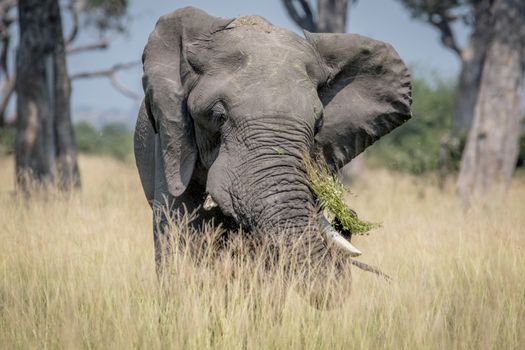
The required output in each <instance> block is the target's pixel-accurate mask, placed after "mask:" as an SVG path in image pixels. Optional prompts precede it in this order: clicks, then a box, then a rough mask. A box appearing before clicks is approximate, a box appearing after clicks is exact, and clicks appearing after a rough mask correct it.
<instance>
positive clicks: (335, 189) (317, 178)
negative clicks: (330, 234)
mask: <svg viewBox="0 0 525 350" xmlns="http://www.w3.org/2000/svg"><path fill="white" fill-rule="evenodd" d="M303 159H304V163H305V166H306V172H307V175H308V179H309V181H310V187H311V189H312V191H313V192H314V194H315V196H316V197H317V199H318V200H319V204H320V205H321V207H322V208H323V209H325V210H328V212H329V214H331V215H329V216H332V217H333V223H335V224H336V225H335V226H336V228H337V226H341V228H342V229H343V230H344V231H348V232H351V233H352V234H359V235H366V234H368V233H369V232H370V231H371V230H373V229H375V228H378V227H380V226H381V225H380V224H377V223H372V222H368V221H364V220H361V219H359V217H358V216H357V213H356V212H355V211H354V210H352V209H350V207H348V205H347V204H346V203H345V199H344V198H345V195H347V194H349V193H350V189H349V188H348V187H346V186H345V185H344V184H342V183H341V182H340V181H339V180H338V179H337V177H335V176H334V175H332V174H331V172H330V169H329V167H328V164H326V161H325V160H324V159H323V158H322V157H318V158H317V159H312V158H310V157H308V156H305V157H303Z"/></svg>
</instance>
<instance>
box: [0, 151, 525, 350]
mask: <svg viewBox="0 0 525 350" xmlns="http://www.w3.org/2000/svg"><path fill="white" fill-rule="evenodd" d="M80 165H81V171H82V175H83V178H82V180H83V189H82V191H81V193H79V194H76V195H74V196H73V197H72V198H68V199H66V198H60V197H57V196H50V197H49V198H48V199H47V200H44V199H34V200H32V201H31V202H29V203H26V202H24V201H22V200H19V199H17V198H16V197H15V196H14V195H13V190H14V185H13V183H14V180H13V173H14V171H13V164H12V159H10V158H1V159H0V242H1V244H0V348H5V349H14V348H20V349H25V348H39V349H43V348H66V349H73V348H94V349H97V348H104V349H113V348H115V349H129V348H165V349H188V348H193V349H207V348H219V349H239V348H245V349H272V348H279V349H305V348H306V349H352V348H354V349H382V348H384V349H518V348H522V349H523V347H524V346H525V345H524V344H525V250H524V248H525V200H524V198H525V178H524V177H523V176H517V177H516V179H515V181H514V183H513V185H512V187H511V190H510V191H509V195H508V196H507V197H506V198H504V199H503V200H502V201H501V202H500V203H501V204H494V203H495V201H492V202H490V201H489V202H488V203H486V204H484V205H476V208H475V209H471V210H470V211H468V212H464V211H463V210H462V209H461V206H460V203H459V202H458V201H457V200H456V199H455V197H454V196H453V190H452V186H449V188H448V189H447V190H445V191H444V192H440V191H439V190H438V188H437V187H436V186H435V185H434V181H432V178H431V177H421V178H416V177H410V176H408V175H400V174H392V173H388V172H386V171H382V170H374V171H372V170H370V171H369V172H368V173H367V174H366V176H364V177H363V179H362V180H360V181H359V182H356V183H354V184H352V189H353V190H354V191H355V192H356V195H355V196H351V197H349V202H350V204H351V206H352V207H353V208H354V209H356V210H357V211H358V213H360V215H361V216H362V217H363V218H365V219H369V220H372V221H380V222H382V223H383V226H382V228H380V229H377V230H375V231H373V232H372V233H371V235H370V236H365V237H357V238H356V239H355V240H354V242H355V245H356V246H357V247H358V248H360V249H361V250H362V251H363V252H364V254H363V256H362V257H361V259H360V260H361V261H364V262H367V263H370V264H372V265H376V266H379V267H380V268H381V269H382V270H383V271H384V272H386V273H388V274H389V275H390V276H391V277H392V278H393V281H392V282H391V283H387V282H385V280H383V279H382V278H379V277H378V276H376V275H374V274H371V273H367V272H363V271H361V270H358V269H355V268H353V288H352V292H351V294H349V295H348V296H347V301H346V302H345V303H344V304H343V305H341V307H339V308H335V309H333V310H317V309H314V308H312V307H311V306H309V304H308V303H306V302H304V301H303V299H302V298H301V297H300V296H298V295H297V294H296V293H295V292H294V291H293V290H292V289H290V288H289V287H288V286H287V285H286V284H284V283H283V282H282V280H281V279H279V277H278V276H276V275H275V274H268V273H266V274H265V273H264V272H260V271H259V270H260V269H257V267H256V266H254V265H253V264H252V263H249V262H247V263H245V264H243V263H240V262H239V260H236V259H234V258H232V257H228V255H225V256H223V257H222V258H220V259H219V258H216V259H214V260H213V261H211V262H210V263H208V264H204V265H202V264H201V265H197V264H195V263H193V262H192V260H191V259H189V258H188V256H185V254H184V253H181V254H179V255H178V256H177V257H175V260H176V266H175V267H174V273H173V276H172V278H171V279H170V280H169V281H165V283H164V285H163V286H162V287H159V283H158V280H157V278H156V274H155V268H154V263H153V260H154V258H153V243H152V234H151V218H150V215H151V214H150V209H149V207H148V206H147V203H146V201H145V199H144V195H143V193H142V189H141V187H140V185H139V181H138V176H137V172H136V170H135V168H134V166H133V165H132V164H131V163H123V162H117V161H114V160H111V159H110V158H99V157H82V158H81V161H80ZM231 276H236V277H235V278H232V277H231ZM279 295H285V298H284V299H283V298H280V297H279Z"/></svg>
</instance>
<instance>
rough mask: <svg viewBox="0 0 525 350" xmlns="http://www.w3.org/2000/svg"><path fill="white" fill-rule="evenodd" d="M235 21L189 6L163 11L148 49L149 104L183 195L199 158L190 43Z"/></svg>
mask: <svg viewBox="0 0 525 350" xmlns="http://www.w3.org/2000/svg"><path fill="white" fill-rule="evenodd" d="M230 22H231V20H226V19H221V18H217V17H212V16H209V15H208V14H206V13H205V12H203V11H201V10H198V9H195V8H192V7H186V8H183V9H179V10H177V11H175V12H173V13H170V14H168V15H165V16H162V17H161V18H160V19H159V21H158V22H157V25H156V26H155V30H154V31H153V32H152V33H151V34H150V36H149V39H148V43H147V44H146V47H145V49H144V54H143V56H142V62H143V65H144V75H143V78H142V85H143V88H144V93H145V105H146V110H147V112H148V115H149V116H150V118H151V122H152V124H153V128H154V129H155V132H156V133H158V134H159V138H160V152H161V154H160V159H161V160H162V163H163V164H162V165H163V167H161V168H163V169H164V176H165V179H166V183H167V187H168V191H169V192H170V194H171V195H173V196H175V197H177V196H180V195H181V194H182V193H183V192H184V191H185V190H186V187H187V185H188V183H189V181H190V179H191V176H192V173H193V168H194V167H195V162H196V161H197V155H198V154H197V152H198V151H197V146H196V143H195V139H194V131H193V121H192V119H191V116H190V115H189V114H188V112H187V110H186V97H187V93H188V91H187V89H188V88H187V87H186V86H187V85H190V82H191V81H192V80H193V79H194V78H195V76H196V73H195V72H194V71H193V69H192V67H191V64H190V63H189V62H188V61H187V59H186V55H185V51H184V47H185V46H186V45H192V44H193V43H196V42H202V41H206V40H208V39H209V37H210V36H211V35H212V34H213V33H214V32H217V31H219V30H222V29H224V28H225V27H226V26H227V25H228V24H229V23H230Z"/></svg>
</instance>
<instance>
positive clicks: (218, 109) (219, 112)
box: [210, 104, 226, 126]
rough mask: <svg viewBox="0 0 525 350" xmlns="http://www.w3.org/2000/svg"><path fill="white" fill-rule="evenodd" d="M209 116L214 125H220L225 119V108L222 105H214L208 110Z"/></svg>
mask: <svg viewBox="0 0 525 350" xmlns="http://www.w3.org/2000/svg"><path fill="white" fill-rule="evenodd" d="M210 118H211V120H212V122H213V123H214V124H215V125H218V126H221V125H222V124H224V122H225V121H226V110H225V109H224V107H223V106H222V105H219V104H218V105H215V106H214V107H213V108H212V109H211V111H210Z"/></svg>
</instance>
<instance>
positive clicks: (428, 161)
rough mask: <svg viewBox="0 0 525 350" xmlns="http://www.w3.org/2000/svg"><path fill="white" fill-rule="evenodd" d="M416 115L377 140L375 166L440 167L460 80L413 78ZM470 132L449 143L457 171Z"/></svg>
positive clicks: (523, 154)
mask: <svg viewBox="0 0 525 350" xmlns="http://www.w3.org/2000/svg"><path fill="white" fill-rule="evenodd" d="M412 84H413V85H412V98H413V103H412V113H413V117H412V119H410V120H409V121H408V122H407V123H406V124H404V125H403V126H402V127H400V128H397V129H395V130H394V131H393V132H391V133H390V134H388V135H386V136H385V137H383V138H381V139H380V140H379V141H377V142H376V143H375V144H374V146H373V147H371V148H370V149H369V150H368V151H367V154H368V155H369V156H368V162H369V163H370V165H372V166H381V167H384V166H386V167H387V168H390V169H393V170H398V171H403V172H409V173H413V174H421V173H425V172H430V171H435V170H437V169H438V167H439V152H440V148H441V143H442V141H443V140H447V139H448V140H450V139H451V137H450V136H451V134H450V130H451V123H452V113H453V108H454V93H455V89H456V86H455V85H456V84H455V82H454V81H451V80H442V79H439V78H437V79H435V80H433V81H432V83H431V82H429V81H428V80H426V79H421V78H414V79H413V81H412ZM466 137H467V135H462V136H461V137H460V138H459V140H457V141H456V142H455V145H454V144H453V142H452V143H451V144H449V146H450V148H449V149H448V152H449V154H448V157H449V163H448V168H449V169H451V170H453V171H457V170H458V169H459V163H460V161H461V153H462V150H463V147H464V146H465V141H466ZM524 159H525V135H522V137H521V142H520V159H519V161H518V165H521V166H523V161H524Z"/></svg>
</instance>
